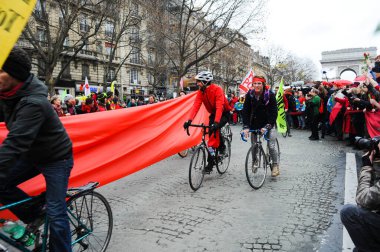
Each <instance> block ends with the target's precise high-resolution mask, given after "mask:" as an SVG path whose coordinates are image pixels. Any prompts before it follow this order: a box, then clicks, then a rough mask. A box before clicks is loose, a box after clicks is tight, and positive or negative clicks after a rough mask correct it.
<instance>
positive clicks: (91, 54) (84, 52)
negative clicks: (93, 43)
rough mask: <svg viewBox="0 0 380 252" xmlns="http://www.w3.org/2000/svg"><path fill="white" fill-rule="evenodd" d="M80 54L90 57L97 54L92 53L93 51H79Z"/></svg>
mask: <svg viewBox="0 0 380 252" xmlns="http://www.w3.org/2000/svg"><path fill="white" fill-rule="evenodd" d="M79 53H80V54H84V55H90V56H94V57H97V56H98V53H97V52H93V51H90V50H84V49H83V50H80V52H79Z"/></svg>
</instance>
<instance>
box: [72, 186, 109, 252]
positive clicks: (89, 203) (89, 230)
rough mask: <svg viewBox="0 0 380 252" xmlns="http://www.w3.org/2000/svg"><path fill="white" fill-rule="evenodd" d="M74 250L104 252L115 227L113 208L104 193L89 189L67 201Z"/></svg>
mask: <svg viewBox="0 0 380 252" xmlns="http://www.w3.org/2000/svg"><path fill="white" fill-rule="evenodd" d="M67 209H68V215H69V218H70V230H71V240H72V241H71V242H72V244H73V245H72V246H73V247H72V249H73V251H84V250H89V251H99V252H104V251H106V249H107V246H108V244H109V242H110V239H111V235H112V228H113V217H112V210H111V207H110V205H109V203H108V202H107V200H106V199H105V198H104V196H103V195H101V194H99V193H97V192H94V191H87V192H84V193H80V194H78V195H76V196H74V197H72V198H70V199H69V200H68V202H67Z"/></svg>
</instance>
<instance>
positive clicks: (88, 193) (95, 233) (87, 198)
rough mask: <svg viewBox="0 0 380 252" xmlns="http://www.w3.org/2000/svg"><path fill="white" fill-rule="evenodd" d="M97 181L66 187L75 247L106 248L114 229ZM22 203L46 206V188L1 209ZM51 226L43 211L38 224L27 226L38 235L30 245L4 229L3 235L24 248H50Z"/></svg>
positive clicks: (2, 238) (93, 249)
mask: <svg viewBox="0 0 380 252" xmlns="http://www.w3.org/2000/svg"><path fill="white" fill-rule="evenodd" d="M98 185H99V183H98V182H89V183H88V184H87V185H84V186H81V187H74V188H69V189H68V190H67V200H66V202H67V213H68V216H69V223H70V230H71V239H72V242H71V245H72V250H73V251H84V250H90V251H101V252H104V251H105V250H106V249H107V247H108V244H109V242H110V239H111V235H112V229H113V217H112V210H111V207H110V205H109V203H108V202H107V200H106V198H105V197H104V196H103V195H101V194H100V193H98V192H95V191H94V190H95V188H96V187H97V186H98ZM21 204H30V207H37V206H38V207H40V206H43V205H44V204H45V192H43V193H41V194H40V195H37V196H31V197H28V198H26V199H24V200H21V201H18V202H15V203H12V204H8V205H4V206H1V207H0V211H3V210H7V209H10V208H12V207H15V206H19V205H21ZM28 206H29V205H28ZM3 222H4V220H3ZM48 227H49V220H48V217H47V216H46V214H43V217H42V219H41V223H40V224H39V225H38V226H36V227H33V228H30V229H28V228H29V227H28V226H27V229H26V231H25V233H28V234H29V236H30V234H34V235H35V241H34V244H32V245H30V246H29V247H26V245H25V244H24V243H23V242H21V241H20V240H15V239H13V238H12V237H10V236H9V235H8V234H6V233H4V232H3V231H2V232H0V239H1V240H3V241H5V242H6V243H8V244H9V245H11V246H13V247H15V248H17V249H19V250H20V251H23V252H27V251H41V252H44V251H49V234H48ZM0 251H1V249H0ZM5 251H6V250H5Z"/></svg>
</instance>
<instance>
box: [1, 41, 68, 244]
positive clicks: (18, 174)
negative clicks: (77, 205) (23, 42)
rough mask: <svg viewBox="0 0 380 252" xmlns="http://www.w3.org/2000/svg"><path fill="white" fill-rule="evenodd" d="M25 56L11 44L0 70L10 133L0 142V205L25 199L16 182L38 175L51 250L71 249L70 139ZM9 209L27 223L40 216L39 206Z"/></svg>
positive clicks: (3, 109)
mask: <svg viewBox="0 0 380 252" xmlns="http://www.w3.org/2000/svg"><path fill="white" fill-rule="evenodd" d="M31 67H32V66H31V60H30V58H29V56H28V54H27V53H26V52H25V51H24V50H22V49H20V48H17V47H14V48H13V49H12V51H11V52H10V54H9V56H8V58H7V59H6V61H5V63H4V65H3V66H2V67H1V68H0V119H1V120H2V121H4V122H5V125H6V127H7V129H8V131H9V132H8V135H7V136H6V137H5V139H4V141H3V143H2V145H1V146H0V203H1V204H3V205H5V204H10V203H12V202H16V201H20V200H23V199H25V198H28V197H29V195H28V194H26V193H25V192H24V191H22V190H21V189H20V188H19V187H18V185H19V184H21V183H23V182H24V181H27V180H29V179H31V178H33V177H35V176H37V175H38V174H40V173H42V175H43V176H44V178H45V182H46V195H45V199H46V214H47V217H48V218H49V223H50V226H49V249H50V251H71V235H70V226H69V219H68V216H67V212H66V201H65V198H66V191H67V186H68V180H69V176H70V172H71V169H72V167H73V154H72V143H71V140H70V138H69V136H68V134H67V132H66V130H65V128H64V127H63V125H62V123H61V121H60V119H59V118H58V115H57V113H56V112H55V111H54V109H53V108H52V106H51V104H50V102H49V101H48V99H47V87H46V86H45V85H44V84H43V83H42V82H41V81H40V80H39V79H38V78H37V77H35V76H34V75H33V74H31V73H30V70H31ZM11 211H12V212H13V213H14V214H15V215H16V216H17V217H18V218H19V219H20V220H21V221H23V222H24V223H25V224H28V227H32V226H33V225H37V223H38V222H40V219H41V218H42V213H41V207H29V208H26V206H22V205H21V206H19V207H12V208H11Z"/></svg>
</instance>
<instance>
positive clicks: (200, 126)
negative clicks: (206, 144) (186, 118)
mask: <svg viewBox="0 0 380 252" xmlns="http://www.w3.org/2000/svg"><path fill="white" fill-rule="evenodd" d="M190 127H195V128H203V129H209V128H210V126H206V125H204V124H203V123H202V124H190V125H189V127H187V128H186V133H187V135H188V136H190V132H189V128H190Z"/></svg>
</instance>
